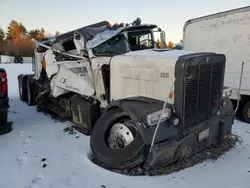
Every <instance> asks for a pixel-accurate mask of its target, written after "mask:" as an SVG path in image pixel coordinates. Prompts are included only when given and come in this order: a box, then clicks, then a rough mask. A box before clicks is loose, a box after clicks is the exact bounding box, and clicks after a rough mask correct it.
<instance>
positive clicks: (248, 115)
mask: <svg viewBox="0 0 250 188" xmlns="http://www.w3.org/2000/svg"><path fill="white" fill-rule="evenodd" d="M241 114H242V117H243V119H244V120H245V121H246V122H247V123H250V101H248V102H246V103H245V104H244V106H243V109H242V111H241Z"/></svg>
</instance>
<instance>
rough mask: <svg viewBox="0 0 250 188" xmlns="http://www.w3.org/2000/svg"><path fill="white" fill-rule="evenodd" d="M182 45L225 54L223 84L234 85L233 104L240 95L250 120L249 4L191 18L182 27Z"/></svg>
mask: <svg viewBox="0 0 250 188" xmlns="http://www.w3.org/2000/svg"><path fill="white" fill-rule="evenodd" d="M183 49H184V50H189V51H190V50H191V51H199V52H200V51H206V52H207V51H211V52H216V53H223V54H225V55H226V59H227V62H226V70H225V80H224V85H225V86H227V87H230V88H231V89H232V95H231V97H230V98H231V100H233V102H234V104H236V100H237V99H238V96H239V100H240V103H239V104H240V108H239V112H240V113H241V115H242V117H243V119H244V120H245V121H247V122H248V123H250V84H249V82H250V6H248V7H243V8H238V9H233V10H229V11H225V12H220V13H217V14H211V15H207V16H204V17H199V18H195V19H191V20H188V21H187V22H186V23H185V25H184V28H183ZM242 62H244V69H243V76H242V84H241V89H240V90H239V84H240V78H241V68H242V67H241V65H242ZM238 91H240V92H238ZM238 93H240V95H238ZM235 106H236V105H235Z"/></svg>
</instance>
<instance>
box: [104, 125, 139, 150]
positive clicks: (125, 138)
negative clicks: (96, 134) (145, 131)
mask: <svg viewBox="0 0 250 188" xmlns="http://www.w3.org/2000/svg"><path fill="white" fill-rule="evenodd" d="M134 130H135V127H134V124H133V123H132V122H131V121H125V122H124V123H116V124H114V125H113V126H112V127H111V129H110V131H109V134H108V135H109V136H108V146H109V147H110V148H111V149H122V148H125V147H127V146H128V145H129V144H131V143H132V142H133V140H134V139H135V135H136V132H135V131H134Z"/></svg>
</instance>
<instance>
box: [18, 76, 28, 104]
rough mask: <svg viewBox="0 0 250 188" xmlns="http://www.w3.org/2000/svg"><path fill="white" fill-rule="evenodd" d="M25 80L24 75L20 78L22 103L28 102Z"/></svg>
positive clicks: (19, 86) (19, 85)
mask: <svg viewBox="0 0 250 188" xmlns="http://www.w3.org/2000/svg"><path fill="white" fill-rule="evenodd" d="M24 78H25V77H24V75H19V76H18V88H19V97H20V99H21V100H22V101H26V98H27V89H26V83H25V79H24Z"/></svg>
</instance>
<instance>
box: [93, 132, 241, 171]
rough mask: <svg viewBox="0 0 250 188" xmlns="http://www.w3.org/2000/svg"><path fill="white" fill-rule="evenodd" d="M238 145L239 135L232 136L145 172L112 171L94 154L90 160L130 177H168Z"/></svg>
mask: <svg viewBox="0 0 250 188" xmlns="http://www.w3.org/2000/svg"><path fill="white" fill-rule="evenodd" d="M237 143H242V140H241V138H240V137H238V136H237V135H232V136H231V137H228V138H226V139H225V140H224V141H223V142H222V143H221V144H215V145H213V146H211V147H210V148H207V149H205V150H203V151H202V152H200V153H197V154H195V155H193V156H191V157H188V158H184V159H181V160H179V161H177V162H175V163H173V164H171V165H168V166H166V167H164V168H158V169H151V170H145V169H144V168H143V165H141V166H138V167H136V168H132V169H125V170H118V169H112V168H108V167H106V166H104V165H103V164H100V162H98V160H97V159H96V158H95V157H94V156H93V155H92V154H90V155H89V158H90V160H91V161H92V162H93V163H94V164H96V165H98V166H100V167H103V168H105V169H107V170H110V171H113V172H116V173H120V174H125V175H130V176H141V175H148V176H157V175H166V174H170V173H173V172H178V171H180V170H183V169H185V168H188V167H191V166H194V165H195V164H199V163H201V162H203V161H206V160H212V161H215V160H217V159H218V158H220V157H221V156H223V155H224V154H225V153H226V152H228V151H230V150H231V149H232V148H234V147H235V145H236V144H237Z"/></svg>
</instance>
